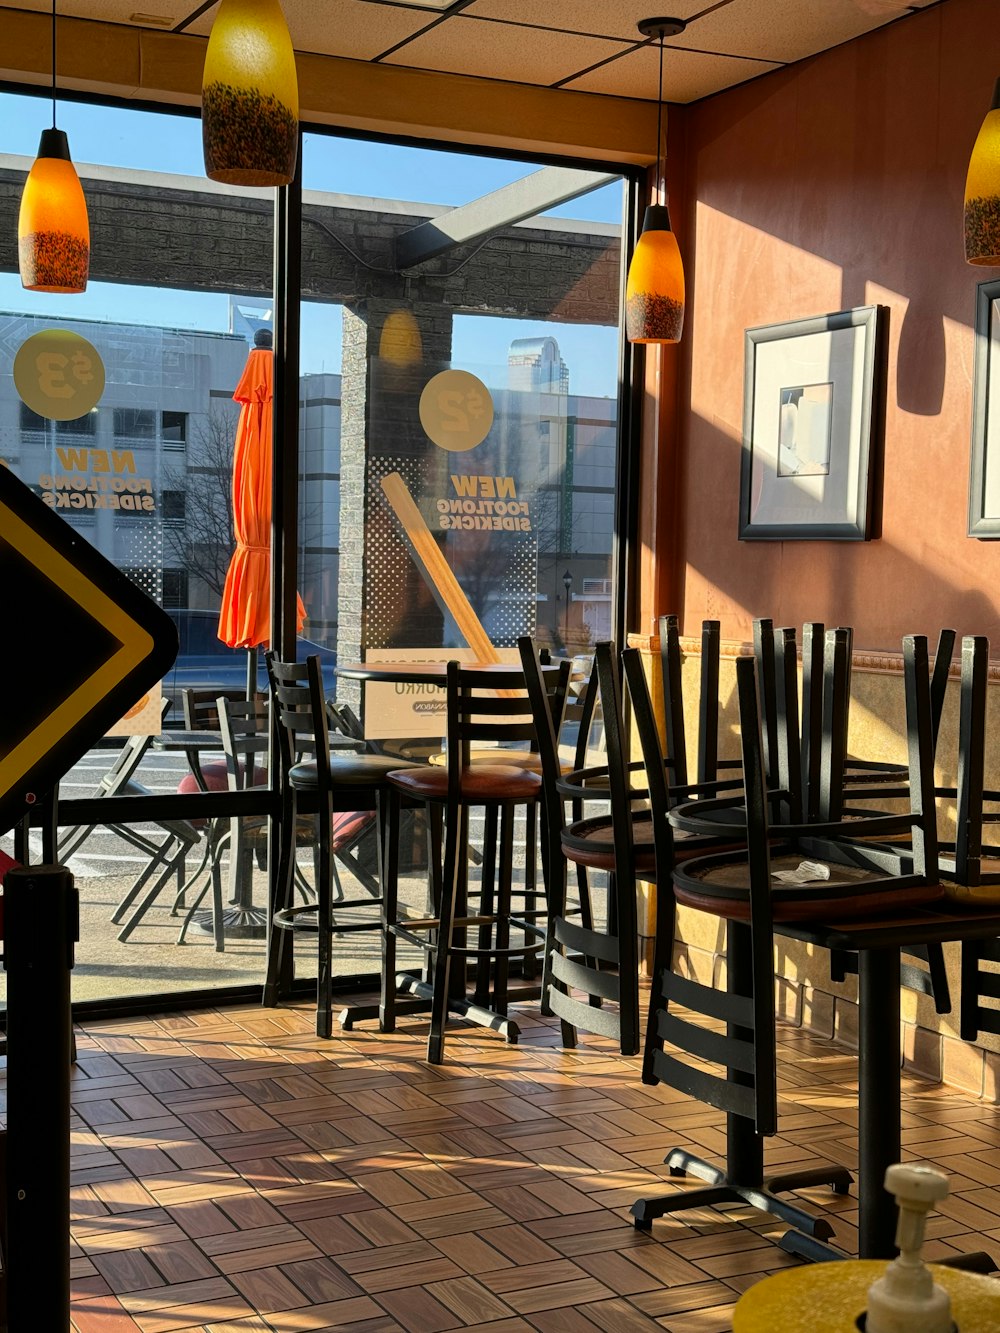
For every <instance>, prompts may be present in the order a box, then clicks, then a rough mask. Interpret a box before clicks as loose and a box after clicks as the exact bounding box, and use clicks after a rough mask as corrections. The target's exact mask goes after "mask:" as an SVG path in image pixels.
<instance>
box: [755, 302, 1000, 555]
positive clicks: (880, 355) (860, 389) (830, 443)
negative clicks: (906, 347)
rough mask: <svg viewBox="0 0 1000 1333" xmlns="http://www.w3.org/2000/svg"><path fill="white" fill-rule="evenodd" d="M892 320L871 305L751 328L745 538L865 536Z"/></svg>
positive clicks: (868, 533)
mask: <svg viewBox="0 0 1000 1333" xmlns="http://www.w3.org/2000/svg"><path fill="white" fill-rule="evenodd" d="M888 317H889V311H888V307H886V306H874V305H872V306H861V307H859V308H858V309H857V310H843V311H840V312H839V313H838V314H835V315H819V316H817V317H816V318H814V319H798V320H792V321H791V322H789V323H787V324H770V325H767V326H766V327H764V328H759V329H747V331H746V367H745V378H744V389H743V451H742V462H741V471H740V539H741V540H742V541H845V542H850V541H855V542H859V541H867V540H868V538H869V537H870V536H871V532H872V510H873V508H874V504H873V476H874V472H875V462H876V458H877V456H878V454H879V446H880V444H881V437H882V430H883V426H884V418H885V380H886V341H887V340H886V330H887V326H888ZM998 463H1000V457H998Z"/></svg>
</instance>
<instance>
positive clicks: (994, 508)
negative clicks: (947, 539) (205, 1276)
mask: <svg viewBox="0 0 1000 1333" xmlns="http://www.w3.org/2000/svg"><path fill="white" fill-rule="evenodd" d="M994 342H997V343H1000V279H996V278H994V279H993V280H991V281H990V282H981V283H980V284H979V286H978V287H977V288H976V345H975V356H974V363H973V380H972V450H971V453H970V457H969V532H968V535H969V536H970V537H977V538H979V540H980V541H991V540H992V541H995V540H996V539H997V538H998V537H1000V438H997V439H996V440H993V439H992V438H991V437H992V436H993V435H998V436H1000V397H998V395H1000V371H998V372H997V375H996V376H995V375H994V374H993V344H994ZM998 356H1000V351H998Z"/></svg>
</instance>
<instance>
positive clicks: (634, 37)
mask: <svg viewBox="0 0 1000 1333" xmlns="http://www.w3.org/2000/svg"><path fill="white" fill-rule="evenodd" d="M705 7H706V0H669V3H662V2H661V4H660V7H659V8H657V5H656V3H651V2H650V0H571V2H570V0H558V3H553V0H473V3H472V6H471V7H470V8H469V9H467V10H466V11H465V13H466V14H469V15H471V16H472V17H473V18H484V19H504V20H506V21H507V22H510V23H524V24H531V25H537V26H539V27H542V28H564V29H566V30H568V31H570V32H582V33H589V34H590V35H591V36H598V37H617V38H619V39H620V40H621V41H625V42H633V41H641V40H642V38H641V37H640V36H639V30H638V25H639V20H640V19H645V18H649V16H650V14H652V13H657V14H658V13H660V12H661V10H662V11H663V12H669V13H670V16H671V17H672V18H681V19H687V18H691V17H692V15H694V14H697V13H698V12H699V11H700V10H703V9H704V8H705Z"/></svg>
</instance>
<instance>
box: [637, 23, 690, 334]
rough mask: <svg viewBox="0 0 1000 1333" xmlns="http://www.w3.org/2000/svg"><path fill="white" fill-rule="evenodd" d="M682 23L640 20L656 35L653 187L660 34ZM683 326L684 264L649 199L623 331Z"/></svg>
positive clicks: (660, 166)
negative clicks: (657, 44)
mask: <svg viewBox="0 0 1000 1333" xmlns="http://www.w3.org/2000/svg"><path fill="white" fill-rule="evenodd" d="M686 27H687V24H686V23H685V21H684V20H683V19H663V18H659V19H643V20H642V22H641V23H640V24H639V31H640V33H641V34H642V35H643V37H658V38H659V39H660V77H659V85H658V91H657V98H656V165H657V179H656V185H657V191H658V192H659V190H660V189H662V188H663V185H664V176H665V169H664V154H663V153H662V151H661V135H662V124H663V39H664V38H665V37H676V36H677V34H678V33H680V32H683V31H684V29H685V28H686ZM683 327H684V266H683V264H682V263H681V252H680V250H679V249H678V248H677V237H676V236H675V235H674V233H673V232H672V231H671V229H670V213H669V211H668V209H667V206H666V204H650V205H649V207H648V208H647V209H646V216H645V218H644V219H643V223H642V232H641V233H640V235H639V240H638V242H637V243H636V247H635V250H634V251H633V253H632V262H631V264H629V268H628V282H627V284H626V287H625V333H626V336H627V337H628V340H629V342H631V343H676V342H680V339H681V330H682V329H683Z"/></svg>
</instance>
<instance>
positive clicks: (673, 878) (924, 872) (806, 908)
mask: <svg viewBox="0 0 1000 1333" xmlns="http://www.w3.org/2000/svg"><path fill="white" fill-rule="evenodd" d="M625 659H626V662H625V669H626V673H627V677H628V681H629V686H630V690H631V692H632V698H633V705H634V709H635V718H636V723H637V725H638V727H639V729H640V734H641V737H642V742H643V753H644V757H645V761H646V766H647V773H648V774H654V773H655V774H657V775H658V774H659V772H660V771H662V769H663V759H662V755H661V754H660V752H659V743H658V738H657V736H656V732H655V726H654V725H653V723H652V713H651V710H650V709H649V708H648V705H647V703H646V701H645V700H644V698H643V691H644V690H645V679H644V676H643V675H642V669H641V664H640V663H639V661H638V658H637V657H635V656H632V655H630V654H626V655H625ZM736 673H737V686H738V695H739V705H740V730H741V748H742V767H743V775H744V776H743V792H742V794H741V804H742V809H743V815H744V826H745V838H746V845H745V846H744V847H743V848H741V849H740V850H735V851H728V852H716V853H713V854H710V855H708V856H704V857H697V858H694V859H689V860H686V861H684V862H681V863H677V864H674V861H673V850H672V839H673V832H672V830H671V828H670V824H669V821H668V819H667V818H666V816H664V818H663V819H662V821H661V827H660V829H659V830H658V833H659V836H658V839H657V846H658V850H659V854H660V857H661V865H662V864H663V862H666V863H667V864H666V865H665V866H664V867H663V869H662V871H661V869H660V868H658V870H657V885H658V898H657V907H658V920H657V940H656V953H655V959H654V975H653V986H652V1000H651V1004H650V1010H649V1017H648V1023H647V1031H646V1042H645V1049H644V1056H643V1077H644V1080H645V1081H647V1082H650V1083H658V1082H664V1083H667V1084H669V1085H670V1086H671V1087H674V1088H676V1089H677V1090H679V1091H684V1092H687V1093H689V1094H690V1095H693V1096H695V1097H697V1098H698V1099H699V1100H701V1101H703V1102H706V1103H707V1104H709V1105H712V1106H715V1107H717V1108H719V1109H721V1110H724V1111H725V1112H726V1115H727V1163H726V1167H725V1169H720V1168H717V1167H715V1166H714V1165H712V1164H710V1163H707V1162H704V1161H702V1160H701V1159H699V1158H697V1157H695V1156H693V1155H692V1154H690V1153H688V1152H687V1151H686V1150H680V1149H678V1150H674V1151H673V1152H672V1153H670V1154H669V1155H668V1157H667V1159H666V1161H667V1164H668V1165H669V1167H670V1169H671V1172H672V1173H673V1174H684V1173H687V1172H690V1173H693V1174H695V1175H697V1176H699V1177H700V1178H702V1179H704V1180H706V1181H707V1182H708V1184H707V1187H706V1188H705V1189H699V1190H695V1191H680V1192H677V1193H674V1194H671V1195H668V1196H666V1197H664V1198H658V1199H642V1200H639V1201H638V1202H637V1203H636V1204H635V1205H634V1207H633V1210H632V1211H633V1216H634V1218H635V1221H636V1225H637V1226H639V1227H643V1228H648V1227H649V1226H650V1225H651V1224H652V1221H653V1219H654V1218H656V1217H659V1216H662V1215H663V1214H664V1213H666V1212H670V1211H675V1210H678V1209H686V1208H691V1207H698V1206H701V1205H705V1204H714V1203H719V1202H723V1201H726V1200H731V1201H741V1202H744V1203H747V1204H750V1205H751V1206H754V1207H759V1208H763V1209H764V1210H766V1211H767V1212H770V1213H774V1214H775V1215H777V1216H779V1217H783V1218H785V1219H786V1220H788V1221H789V1222H791V1224H792V1228H793V1229H792V1230H791V1231H790V1232H789V1233H788V1234H787V1236H786V1238H785V1240H784V1242H783V1243H784V1245H785V1247H786V1248H788V1249H791V1250H793V1251H795V1252H797V1253H801V1254H807V1255H810V1256H812V1257H816V1258H819V1257H825V1258H829V1257H833V1256H832V1252H831V1251H829V1250H828V1249H827V1248H826V1247H825V1246H823V1245H822V1243H821V1242H822V1240H823V1239H825V1238H827V1237H828V1236H829V1235H830V1231H829V1229H828V1226H827V1224H826V1223H825V1222H823V1221H822V1220H817V1219H814V1218H811V1217H810V1216H809V1215H808V1214H805V1213H804V1212H803V1211H802V1210H801V1209H799V1208H797V1207H796V1206H795V1205H792V1204H790V1203H789V1202H788V1201H787V1200H784V1199H782V1198H780V1197H778V1196H779V1193H780V1192H784V1191H787V1190H789V1189H797V1188H802V1187H803V1186H806V1185H815V1184H820V1183H823V1182H828V1183H830V1184H832V1185H833V1187H834V1188H835V1189H838V1190H845V1189H846V1188H847V1186H848V1184H849V1177H848V1176H847V1173H846V1172H844V1171H843V1170H842V1169H840V1168H836V1167H829V1168H828V1167H820V1168H818V1169H816V1170H813V1171H809V1172H806V1173H798V1174H796V1175H794V1176H786V1177H784V1178H781V1179H778V1180H772V1181H770V1182H768V1183H767V1184H766V1185H765V1182H764V1178H763V1143H762V1139H763V1136H766V1135H768V1134H773V1133H774V1132H775V1130H776V1127H777V1086H776V1068H775V1053H774V1017H775V1015H774V988H773V944H772V929H773V926H774V923H775V922H780V921H783V920H784V921H802V920H808V919H809V918H810V916H811V915H814V914H819V915H820V916H821V917H822V918H823V919H826V920H829V919H836V918H837V916H844V917H850V916H851V915H852V914H856V913H864V912H866V911H870V910H873V909H876V908H880V909H883V908H885V907H887V906H892V907H898V908H900V909H902V910H906V909H909V908H913V907H916V906H919V905H921V904H925V903H928V902H932V901H935V900H936V899H938V898H940V897H941V895H942V893H943V890H942V887H941V885H940V882H939V878H938V867H937V834H936V826H935V809H934V794H933V793H934V789H933V738H932V727H931V710H930V695H929V673H928V658H927V645H926V640H921V639H914V640H908V641H907V645H906V657H905V676H906V696H907V728H908V736H909V764H908V784H907V789H906V803H907V806H908V808H907V809H906V810H905V811H904V812H902V813H899V814H884V813H882V812H880V811H874V812H860V811H855V810H852V811H851V812H850V815H849V817H846V818H844V819H841V818H839V817H838V818H834V819H826V818H823V817H821V818H820V820H818V821H801V822H798V823H790V822H788V821H787V819H786V818H784V816H785V815H786V814H787V811H788V810H789V809H792V810H794V809H795V806H796V801H797V800H800V799H801V793H798V795H797V794H796V792H795V790H794V784H793V788H792V789H791V790H789V789H778V788H769V786H768V783H767V779H766V768H765V742H764V738H763V734H762V727H761V721H760V719H761V695H760V691H759V684H758V681H759V672H758V665H757V663H756V661H755V660H754V659H752V658H744V659H740V660H738V661H737V663H736ZM774 739H775V742H776V743H777V745H778V748H779V750H780V749H781V748H782V747H783V746H784V745H786V744H787V743H788V742H786V741H784V740H783V738H782V736H781V734H780V732H777V733H775V736H774ZM661 808H663V809H664V810H665V809H666V806H665V805H664V806H663V807H661ZM694 808H695V807H692V810H691V812H689V813H688V814H687V816H686V818H685V822H686V824H687V826H688V827H691V826H692V825H693V824H694V823H695V822H697V821H696V820H695V815H694ZM700 813H701V820H700V823H701V827H702V829H703V831H704V832H706V833H709V834H714V835H716V836H720V835H725V833H726V832H727V831H729V829H730V828H731V819H730V816H731V814H732V806H731V805H729V806H727V805H725V804H723V805H721V808H720V803H717V802H713V801H708V802H706V803H705V804H704V806H703V808H702V810H701V812H700ZM776 816H777V817H776ZM779 840H780V841H779ZM803 859H809V860H811V861H821V862H822V863H823V864H824V866H825V867H826V870H827V872H828V874H829V878H828V879H826V880H822V881H819V882H818V883H806V884H787V885H786V884H780V885H776V884H775V883H774V882H773V880H772V873H773V871H775V870H784V869H794V868H796V867H798V866H799V864H800V863H801V861H802V860H803ZM671 886H672V888H671ZM675 903H682V904H684V905H685V906H687V907H690V908H694V909H696V910H698V911H701V912H706V913H710V914H711V915H713V916H715V917H716V918H718V919H719V920H720V921H724V922H725V923H726V928H727V959H728V967H727V989H726V991H721V990H719V989H718V988H717V987H715V986H713V985H709V984H705V983H702V982H698V981H696V980H694V979H693V978H691V977H688V976H684V975H681V973H680V972H679V971H678V970H677V966H676V963H675V960H674V956H673V955H674V948H673V945H674V930H673V923H674V905H675ZM762 979H763V981H762ZM719 1023H724V1024H725V1031H724V1032H721V1031H719V1030H717V1026H715V1025H718V1024H719ZM690 1057H695V1058H697V1059H698V1060H699V1061H707V1062H709V1063H710V1064H712V1065H715V1066H717V1067H718V1069H719V1071H720V1072H719V1073H717V1074H714V1073H710V1072H707V1071H705V1070H704V1068H702V1067H695V1066H693V1065H692V1064H691V1063H689V1062H688V1061H689V1058H690Z"/></svg>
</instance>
